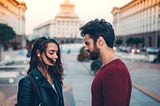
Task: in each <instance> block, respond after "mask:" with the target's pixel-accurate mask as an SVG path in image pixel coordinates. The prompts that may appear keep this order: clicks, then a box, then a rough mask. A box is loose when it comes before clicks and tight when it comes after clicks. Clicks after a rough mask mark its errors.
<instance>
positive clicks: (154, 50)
mask: <svg viewBox="0 0 160 106" xmlns="http://www.w3.org/2000/svg"><path fill="white" fill-rule="evenodd" d="M146 51H147V53H148V54H157V53H158V48H156V47H149V48H147V50H146Z"/></svg>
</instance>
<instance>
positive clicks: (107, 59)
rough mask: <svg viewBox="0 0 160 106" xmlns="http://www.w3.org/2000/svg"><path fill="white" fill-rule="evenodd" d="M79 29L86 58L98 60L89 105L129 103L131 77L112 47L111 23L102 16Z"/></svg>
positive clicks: (101, 105) (100, 105)
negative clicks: (86, 54) (99, 60)
mask: <svg viewBox="0 0 160 106" xmlns="http://www.w3.org/2000/svg"><path fill="white" fill-rule="evenodd" d="M80 30H81V36H82V37H85V49H86V50H87V51H88V52H89V53H90V59H92V60H96V59H98V58H100V59H101V61H102V66H101V67H100V69H99V70H98V71H97V73H96V75H95V78H94V80H93V82H92V86H91V93H92V106H129V103H130V97H131V90H132V84H131V78H130V74H129V72H128V69H127V67H126V65H125V64H124V63H123V62H122V61H121V60H120V59H119V58H117V57H116V55H115V53H114V51H113V49H112V48H113V43H114V39H115V35H114V29H113V28H112V25H111V24H110V23H108V22H106V21H105V20H104V19H101V20H99V19H95V20H92V21H90V22H88V23H86V24H85V25H84V26H82V27H81V28H80Z"/></svg>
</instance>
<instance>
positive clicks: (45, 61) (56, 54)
mask: <svg viewBox="0 0 160 106" xmlns="http://www.w3.org/2000/svg"><path fill="white" fill-rule="evenodd" d="M62 80H63V67H62V63H61V55H60V47H59V44H58V43H57V42H56V41H55V40H54V39H51V38H50V37H47V36H45V37H41V38H39V39H37V40H36V41H35V43H34V45H33V48H32V52H31V59H30V67H29V70H28V72H27V76H25V77H23V78H22V79H21V80H20V81H19V84H18V95H17V105H18V106H64V101H63V93H62V85H63V83H62Z"/></svg>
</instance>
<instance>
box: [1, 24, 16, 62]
mask: <svg viewBox="0 0 160 106" xmlns="http://www.w3.org/2000/svg"><path fill="white" fill-rule="evenodd" d="M15 37H16V33H15V31H14V30H13V29H12V27H10V26H8V25H7V24H2V23H0V53H1V47H2V44H3V43H4V42H5V43H6V42H8V41H9V40H12V39H13V38H15ZM0 60H1V54H0Z"/></svg>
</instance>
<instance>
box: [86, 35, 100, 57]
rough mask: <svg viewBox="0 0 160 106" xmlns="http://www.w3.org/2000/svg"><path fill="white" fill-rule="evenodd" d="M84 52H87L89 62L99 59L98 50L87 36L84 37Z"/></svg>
mask: <svg viewBox="0 0 160 106" xmlns="http://www.w3.org/2000/svg"><path fill="white" fill-rule="evenodd" d="M85 50H87V51H88V52H89V54H90V59H91V60H96V59H98V58H99V49H98V48H97V46H96V44H94V40H93V39H92V38H91V37H90V35H88V34H86V36H85Z"/></svg>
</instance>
